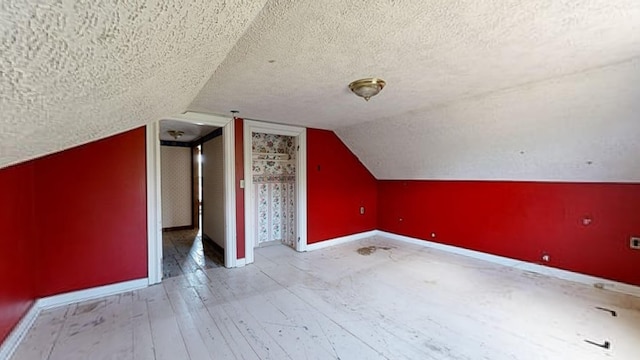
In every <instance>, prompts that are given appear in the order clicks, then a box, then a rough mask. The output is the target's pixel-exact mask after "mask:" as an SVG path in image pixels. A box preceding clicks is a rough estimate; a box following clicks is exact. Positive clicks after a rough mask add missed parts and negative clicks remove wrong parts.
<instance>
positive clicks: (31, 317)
mask: <svg viewBox="0 0 640 360" xmlns="http://www.w3.org/2000/svg"><path fill="white" fill-rule="evenodd" d="M40 310H41V309H40V307H39V306H38V301H37V300H36V301H34V302H33V305H31V308H29V311H27V313H26V314H24V316H23V317H22V319H20V321H19V322H18V324H17V325H16V326H15V327H14V328H13V330H12V331H11V332H10V333H9V336H7V338H6V339H5V340H4V342H2V343H1V344H0V359H9V358H11V356H12V355H13V353H14V352H15V351H16V349H17V348H18V345H20V342H21V341H22V339H23V338H24V336H25V335H27V332H28V331H29V329H30V328H31V326H32V325H33V323H34V321H36V318H37V317H38V314H40Z"/></svg>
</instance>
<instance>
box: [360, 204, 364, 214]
mask: <svg viewBox="0 0 640 360" xmlns="http://www.w3.org/2000/svg"><path fill="white" fill-rule="evenodd" d="M360 215H364V206H360Z"/></svg>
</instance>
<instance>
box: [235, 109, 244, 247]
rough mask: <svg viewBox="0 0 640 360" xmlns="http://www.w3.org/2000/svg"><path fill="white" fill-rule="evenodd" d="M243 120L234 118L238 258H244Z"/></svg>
mask: <svg viewBox="0 0 640 360" xmlns="http://www.w3.org/2000/svg"><path fill="white" fill-rule="evenodd" d="M243 121H244V120H242V119H234V134H235V146H236V149H235V157H236V164H235V165H236V251H237V256H236V259H244V246H245V244H244V243H245V241H244V189H242V188H240V180H241V179H244V148H243V146H244V145H243V144H244V141H243V136H244V133H243V128H244V127H243V124H244V123H243Z"/></svg>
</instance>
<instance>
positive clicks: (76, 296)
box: [38, 278, 149, 310]
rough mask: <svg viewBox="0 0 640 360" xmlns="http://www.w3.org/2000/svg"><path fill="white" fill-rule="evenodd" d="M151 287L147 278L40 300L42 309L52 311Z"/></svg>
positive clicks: (39, 303)
mask: <svg viewBox="0 0 640 360" xmlns="http://www.w3.org/2000/svg"><path fill="white" fill-rule="evenodd" d="M148 285H149V281H148V279H147V278H144V279H137V280H130V281H124V282H120V283H115V284H110V285H104V286H98V287H94V288H90V289H85V290H78V291H72V292H68V293H65V294H60V295H53V296H48V297H45V298H41V299H39V300H38V306H39V307H40V309H42V310H45V309H51V308H54V307H58V306H64V305H69V304H73V303H76V302H80V301H87V300H93V299H97V298H99V297H103V296H109V295H115V294H120V293H123V292H127V291H132V290H138V289H142V288H145V287H147V286H148Z"/></svg>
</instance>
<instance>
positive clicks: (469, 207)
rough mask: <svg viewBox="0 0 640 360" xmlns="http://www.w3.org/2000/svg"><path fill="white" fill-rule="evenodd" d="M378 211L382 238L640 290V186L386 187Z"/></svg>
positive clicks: (391, 183) (417, 183) (459, 183)
mask: <svg viewBox="0 0 640 360" xmlns="http://www.w3.org/2000/svg"><path fill="white" fill-rule="evenodd" d="M378 205H379V212H378V228H379V229H380V230H384V231H389V232H393V233H397V234H401V235H407V236H411V237H416V238H421V239H427V240H433V241H437V242H441V243H445V244H450V245H455V246H459V247H463V248H468V249H473V250H478V251H482V252H486V253H491V254H496V255H501V256H506V257H510V258H515V259H520V260H525V261H529V262H535V263H540V262H541V257H542V255H543V254H544V253H546V254H549V255H550V262H548V263H545V264H546V265H549V266H553V267H557V268H561V269H566V270H571V271H576V272H580V273H584V274H590V275H595V276H599V277H604V278H608V279H612V280H618V281H621V282H625V283H629V284H635V285H640V272H638V271H637V270H638V265H637V264H639V263H640V251H639V250H632V249H630V248H629V237H630V236H631V235H636V236H638V235H640V185H639V184H588V183H542V182H499V181H386V180H385V181H379V183H378ZM584 219H590V220H591V222H590V223H589V224H588V225H585V224H583V220H584ZM432 232H435V233H436V237H435V238H431V233H432Z"/></svg>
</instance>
